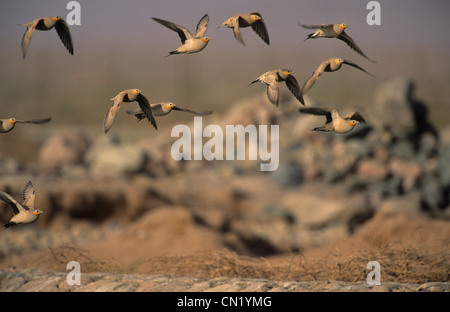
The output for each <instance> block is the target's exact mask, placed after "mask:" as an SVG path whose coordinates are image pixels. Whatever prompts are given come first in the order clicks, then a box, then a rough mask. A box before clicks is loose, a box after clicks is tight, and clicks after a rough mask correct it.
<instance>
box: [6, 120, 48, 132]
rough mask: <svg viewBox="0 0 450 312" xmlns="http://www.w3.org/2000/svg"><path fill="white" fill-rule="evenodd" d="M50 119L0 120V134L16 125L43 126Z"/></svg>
mask: <svg viewBox="0 0 450 312" xmlns="http://www.w3.org/2000/svg"><path fill="white" fill-rule="evenodd" d="M51 119H52V118H51V117H48V118H44V119H31V120H19V119H16V118H8V119H0V133H6V132H9V131H11V130H12V129H14V127H15V126H16V123H31V124H38V125H40V124H44V123H47V122H49V121H50V120H51Z"/></svg>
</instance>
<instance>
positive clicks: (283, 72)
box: [250, 69, 305, 106]
mask: <svg viewBox="0 0 450 312" xmlns="http://www.w3.org/2000/svg"><path fill="white" fill-rule="evenodd" d="M292 73H293V72H292V70H290V69H274V70H269V71H268V72H265V73H264V74H262V75H261V76H259V77H258V78H256V79H255V80H253V81H252V82H251V83H250V84H253V83H255V82H258V81H259V82H261V83H263V84H265V85H266V86H267V90H266V94H267V98H268V99H269V101H270V102H271V103H272V104H274V105H275V106H278V102H279V98H280V95H279V87H278V85H279V82H282V81H284V82H285V83H286V86H287V88H288V89H289V91H291V93H292V94H293V95H294V96H295V98H296V99H297V100H299V101H300V103H302V104H303V105H305V104H304V101H303V97H302V95H301V92H300V87H299V85H298V82H297V79H295V77H294V76H293V75H292Z"/></svg>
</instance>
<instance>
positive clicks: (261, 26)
mask: <svg viewBox="0 0 450 312" xmlns="http://www.w3.org/2000/svg"><path fill="white" fill-rule="evenodd" d="M253 14H257V15H259V13H253ZM259 16H261V15H259ZM251 27H252V29H253V31H254V32H255V33H256V34H257V35H258V36H259V37H260V38H261V39H262V40H263V41H264V42H265V43H267V44H268V45H270V41H269V33H268V32H267V27H266V23H264V20H263V19H262V18H261V19H260V20H258V21H257V22H255V23H253V24H252V25H251Z"/></svg>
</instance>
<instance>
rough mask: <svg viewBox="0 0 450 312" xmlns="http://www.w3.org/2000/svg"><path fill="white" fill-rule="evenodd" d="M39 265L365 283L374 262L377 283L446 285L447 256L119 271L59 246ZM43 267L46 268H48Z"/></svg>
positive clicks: (381, 252) (210, 256)
mask: <svg viewBox="0 0 450 312" xmlns="http://www.w3.org/2000/svg"><path fill="white" fill-rule="evenodd" d="M50 251H51V253H50V254H51V259H45V261H46V262H47V266H49V265H50V266H51V267H49V269H54V270H65V269H66V267H65V266H66V265H67V263H68V262H69V261H72V260H76V261H78V262H79V263H80V265H81V268H82V272H84V273H89V272H109V273H140V274H148V275H166V276H189V277H197V278H217V277H236V278H249V279H266V280H286V281H287V280H289V281H342V282H357V281H365V280H366V276H367V274H368V273H369V272H370V270H367V269H366V265H367V263H368V262H370V261H377V262H379V263H380V266H381V282H382V283H389V282H392V283H394V282H396V283H416V284H421V283H426V282H448V281H450V252H449V251H448V250H446V251H436V252H430V250H428V249H425V248H423V247H411V246H407V247H402V246H398V244H393V243H392V244H386V245H382V246H377V248H374V247H373V246H371V247H368V248H367V249H358V250H357V251H355V252H354V253H352V254H347V255H343V254H341V253H340V252H338V251H335V252H333V253H331V252H330V253H329V254H328V255H326V256H325V257H322V258H320V259H315V258H314V259H307V258H305V257H304V255H302V254H301V253H298V254H292V255H291V257H290V259H289V261H288V263H287V264H282V265H281V264H279V263H273V262H272V261H270V260H268V259H265V258H257V259H256V258H251V257H247V256H241V255H238V254H236V253H235V252H232V251H229V250H227V249H223V250H220V251H218V252H202V253H197V254H192V255H170V256H160V257H154V258H150V259H148V260H146V261H143V262H141V263H139V264H135V266H133V267H132V268H131V267H129V268H125V269H124V268H123V267H121V266H120V264H118V263H117V262H116V261H114V260H102V259H97V258H94V257H92V256H90V255H89V253H88V252H87V251H85V250H83V249H80V248H74V247H71V246H64V247H59V248H55V249H51V250H50ZM43 260H44V259H43ZM49 262H50V263H51V264H49Z"/></svg>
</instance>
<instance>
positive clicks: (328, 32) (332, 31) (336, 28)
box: [299, 23, 376, 63]
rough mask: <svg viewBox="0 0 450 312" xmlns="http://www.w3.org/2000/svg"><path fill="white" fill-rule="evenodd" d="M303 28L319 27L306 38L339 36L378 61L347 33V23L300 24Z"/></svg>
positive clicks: (360, 52)
mask: <svg viewBox="0 0 450 312" xmlns="http://www.w3.org/2000/svg"><path fill="white" fill-rule="evenodd" d="M299 25H300V26H302V27H303V28H306V29H317V30H316V31H315V32H313V33H311V34H309V35H308V36H307V37H306V39H305V40H308V39H315V38H337V39H339V40H342V41H344V42H345V43H346V44H347V45H348V46H349V47H350V48H352V49H353V50H355V51H356V52H357V53H358V54H360V55H361V56H363V57H364V58H366V59H368V60H369V61H371V62H373V63H376V61H374V60H372V59H370V58H369V57H367V55H365V54H364V52H363V51H362V50H361V49H360V48H359V47H358V46H357V45H356V43H355V41H353V39H352V38H351V37H350V36H349V35H347V33H346V32H345V29H346V28H347V27H348V26H347V24H345V23H341V24H320V25H303V24H300V23H299Z"/></svg>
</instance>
